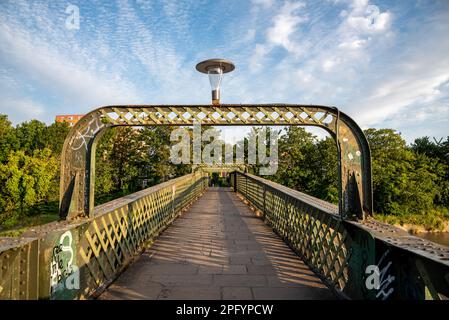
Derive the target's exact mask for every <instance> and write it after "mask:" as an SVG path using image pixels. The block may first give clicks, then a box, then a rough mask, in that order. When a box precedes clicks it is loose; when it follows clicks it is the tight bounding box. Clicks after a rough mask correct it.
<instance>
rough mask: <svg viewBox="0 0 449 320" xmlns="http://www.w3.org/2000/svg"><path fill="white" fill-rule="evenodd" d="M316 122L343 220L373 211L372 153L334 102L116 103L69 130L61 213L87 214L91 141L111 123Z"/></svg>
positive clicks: (91, 186)
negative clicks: (335, 177) (328, 148)
mask: <svg viewBox="0 0 449 320" xmlns="http://www.w3.org/2000/svg"><path fill="white" fill-rule="evenodd" d="M194 122H199V123H201V124H202V125H213V126H225V125H246V126H288V125H300V126H316V127H320V128H322V129H324V130H326V131H327V132H328V133H329V134H330V135H331V136H332V137H333V138H334V140H335V141H336V145H337V150H338V162H339V211H340V215H341V218H342V219H351V220H354V219H361V220H363V219H364V218H365V217H366V216H368V215H371V214H372V208H373V202H372V201H373V200H372V180H371V154H370V148H369V144H368V141H367V139H366V137H365V135H364V133H363V131H362V130H361V128H360V127H359V126H358V125H357V123H356V122H355V121H354V120H353V119H352V118H350V117H349V116H348V115H346V114H345V113H343V112H341V111H340V110H339V109H338V108H336V107H329V106H319V105H300V104H222V105H218V106H215V105H120V106H104V107H100V108H97V109H95V110H93V111H91V112H89V113H88V114H86V115H85V116H84V117H83V118H81V119H80V120H79V121H78V122H77V123H76V124H75V125H74V126H73V127H72V129H71V130H70V132H69V134H68V136H67V138H66V140H65V142H64V147H63V150H62V159H61V181H60V206H59V213H60V216H61V218H63V219H68V220H73V219H76V218H82V217H92V216H93V208H94V188H95V181H94V180H95V150H96V145H97V143H98V141H99V139H100V138H101V136H102V135H103V134H104V132H105V130H106V129H107V128H111V127H115V126H150V125H151V126H153V125H169V126H191V125H193V124H194Z"/></svg>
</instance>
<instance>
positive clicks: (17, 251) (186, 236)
mask: <svg viewBox="0 0 449 320" xmlns="http://www.w3.org/2000/svg"><path fill="white" fill-rule="evenodd" d="M230 177H231V178H230V181H231V187H230V188H212V187H208V179H209V178H208V173H206V172H204V171H202V170H198V171H196V172H194V173H192V174H189V175H186V176H183V177H180V178H176V179H173V180H170V181H167V182H165V183H162V184H160V185H157V186H154V187H151V188H148V189H146V190H142V191H139V192H136V193H134V194H131V195H128V196H125V197H122V198H120V199H116V200H113V201H111V202H109V203H106V204H103V205H100V206H97V207H95V209H94V214H93V216H92V217H88V218H80V219H75V220H63V221H60V222H55V223H51V224H48V225H43V226H40V227H37V228H35V229H33V230H30V231H28V232H27V233H26V234H24V236H23V237H21V238H0V298H2V299H89V298H98V299H341V298H344V299H345V298H351V299H445V298H447V297H449V249H448V247H444V246H440V245H437V244H434V243H432V242H429V241H426V240H423V239H419V238H416V237H413V236H410V235H408V234H407V233H405V232H403V231H400V230H399V229H397V228H394V227H392V226H388V225H385V224H382V223H379V222H376V221H374V220H373V219H371V218H367V219H364V220H359V221H349V220H343V219H342V218H341V217H340V215H339V214H338V208H337V207H336V206H334V205H332V204H330V203H327V202H325V201H321V200H319V199H316V198H314V197H311V196H309V195H306V194H303V193H301V192H298V191H295V190H292V189H289V188H286V187H284V186H281V185H279V184H276V183H274V182H271V181H268V180H266V179H263V178H261V177H257V176H254V175H250V174H245V173H242V172H238V171H235V172H232V173H231V176H230ZM376 268H377V269H376ZM376 281H377V282H376Z"/></svg>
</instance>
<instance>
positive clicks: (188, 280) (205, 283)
mask: <svg viewBox="0 0 449 320" xmlns="http://www.w3.org/2000/svg"><path fill="white" fill-rule="evenodd" d="M99 299H217V300H218V299H283V300H293V299H335V297H334V295H333V294H332V293H331V291H330V290H329V289H328V288H327V287H326V286H325V285H324V284H323V283H322V282H321V280H320V279H319V278H318V277H317V276H316V275H315V274H314V273H313V272H312V271H311V270H310V269H309V268H308V267H307V265H305V264H304V262H302V261H301V259H300V258H298V257H297V256H296V255H295V254H294V253H293V252H292V251H291V249H290V248H289V247H288V246H287V245H286V244H285V243H284V242H283V241H282V240H281V239H280V238H279V237H278V236H277V235H276V234H275V233H274V232H273V231H272V230H271V228H270V227H268V226H267V225H265V223H264V222H263V221H262V220H261V219H260V218H257V217H256V216H255V215H254V213H253V212H252V211H251V210H250V209H249V208H248V206H247V205H246V204H244V203H243V202H242V201H240V199H238V198H237V196H236V194H235V193H233V192H231V191H229V189H227V188H226V189H224V188H222V189H220V188H210V189H209V190H208V191H207V192H206V194H205V195H203V196H202V197H201V198H200V199H199V200H198V201H197V202H196V203H195V204H194V205H193V206H192V207H190V209H189V211H188V212H186V213H185V214H184V215H182V216H181V217H179V218H178V219H177V220H176V221H174V223H173V224H172V225H171V226H170V227H168V228H167V229H166V230H165V231H164V232H163V233H162V235H161V236H160V237H159V238H158V239H157V240H156V241H155V243H154V244H153V246H152V247H151V248H150V249H148V250H147V251H146V252H145V253H144V254H143V255H142V256H141V257H140V258H139V259H138V260H137V261H136V262H135V263H134V264H132V265H131V266H130V267H129V268H128V269H127V270H126V271H125V272H124V273H123V274H122V275H121V276H120V277H119V278H118V279H117V280H116V281H115V282H114V283H113V284H112V285H111V286H110V287H109V288H108V289H107V290H106V291H105V292H104V293H103V294H102V295H101V296H100V297H99Z"/></svg>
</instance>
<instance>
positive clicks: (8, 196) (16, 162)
mask: <svg viewBox="0 0 449 320" xmlns="http://www.w3.org/2000/svg"><path fill="white" fill-rule="evenodd" d="M57 167H58V166H57V161H56V159H55V157H53V156H52V155H51V150H50V149H43V150H35V151H34V152H33V155H31V156H29V155H27V154H26V153H25V152H24V151H12V152H11V153H10V154H9V157H8V160H7V162H6V163H5V164H0V184H1V185H2V188H1V190H0V209H1V211H0V212H3V211H6V212H7V213H8V212H9V213H10V214H9V216H11V215H14V214H16V215H17V214H18V215H21V214H24V213H26V212H27V211H28V209H29V208H30V207H31V206H33V205H35V204H36V203H39V202H42V201H46V200H47V199H48V198H47V197H48V195H49V191H50V187H51V181H52V179H53V178H54V176H55V175H56V171H57ZM14 211H16V212H14ZM7 217H8V214H3V217H2V219H0V220H4V219H5V218H7Z"/></svg>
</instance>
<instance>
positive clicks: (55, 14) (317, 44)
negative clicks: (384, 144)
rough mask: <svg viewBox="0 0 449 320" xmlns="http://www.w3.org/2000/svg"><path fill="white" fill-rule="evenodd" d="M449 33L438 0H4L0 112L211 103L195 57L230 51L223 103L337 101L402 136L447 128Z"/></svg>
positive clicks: (24, 115) (447, 10)
mask: <svg viewBox="0 0 449 320" xmlns="http://www.w3.org/2000/svg"><path fill="white" fill-rule="evenodd" d="M69 5H76V6H77V7H78V8H79V12H80V28H79V29H67V28H66V23H65V22H66V19H67V17H68V14H67V13H66V12H65V11H66V8H67V6H69ZM448 35H449V1H445V0H441V1H431V0H425V1H424V0H417V1H413V0H403V1H377V0H371V1H368V0H323V1H316V0H314V1H306V0H304V1H276V0H252V1H243V0H239V1H233V0H226V1H180V0H175V1H168V0H165V1H156V0H150V1H143V0H136V1H126V0H119V1H70V2H66V1H37V0H36V1H17V0H14V1H5V0H2V1H1V2H0V113H6V114H8V115H9V117H10V119H11V120H12V121H13V123H15V124H16V123H19V122H22V121H26V120H30V119H33V118H35V119H39V120H42V121H45V122H47V123H51V122H52V121H53V120H54V116H55V115H56V114H66V113H77V114H78V113H86V112H88V111H89V110H91V109H93V108H95V107H97V106H101V105H106V104H121V103H126V104H134V103H147V104H160V103H178V104H184V103H185V104H187V103H201V104H207V103H210V92H209V83H208V80H207V77H205V76H204V75H203V74H200V73H198V72H197V71H196V70H195V65H196V63H197V62H199V61H201V60H204V59H208V58H213V57H223V58H227V59H230V60H232V61H234V63H235V64H236V70H235V71H234V72H233V73H231V74H227V75H225V78H224V80H223V84H222V86H223V88H222V102H223V103H251V102H253V103H274V102H280V103H282V102H285V103H311V104H324V105H334V106H339V107H340V108H341V109H342V110H343V111H344V112H346V113H348V114H349V115H351V116H352V117H353V118H354V119H355V120H356V121H357V122H358V123H359V124H360V125H361V126H362V127H363V128H367V127H376V128H384V127H389V128H394V129H397V130H398V131H400V132H401V133H402V135H403V136H404V137H405V138H406V139H407V140H408V141H409V142H410V141H412V140H413V139H414V138H416V137H419V136H424V135H427V136H431V137H433V136H435V137H437V138H439V137H445V136H448V135H449V130H448V128H449V36H448ZM242 131H243V130H241V129H239V130H226V131H225V134H226V136H230V137H231V138H230V139H231V140H235V139H234V137H235V136H237V135H240V134H241V133H242Z"/></svg>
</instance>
